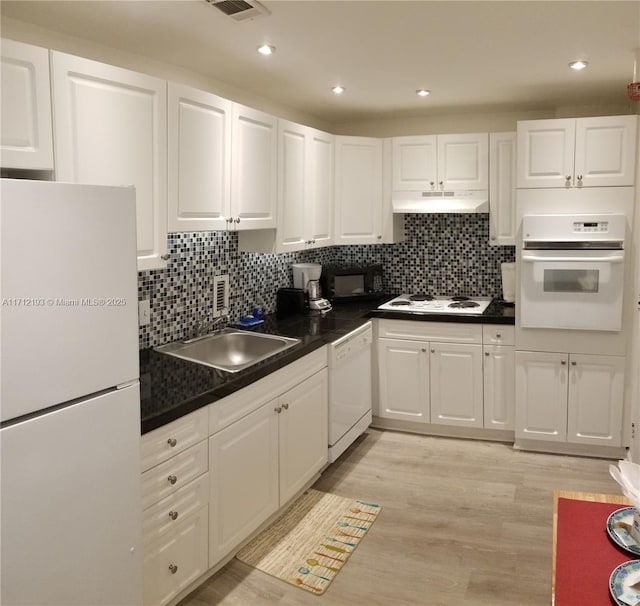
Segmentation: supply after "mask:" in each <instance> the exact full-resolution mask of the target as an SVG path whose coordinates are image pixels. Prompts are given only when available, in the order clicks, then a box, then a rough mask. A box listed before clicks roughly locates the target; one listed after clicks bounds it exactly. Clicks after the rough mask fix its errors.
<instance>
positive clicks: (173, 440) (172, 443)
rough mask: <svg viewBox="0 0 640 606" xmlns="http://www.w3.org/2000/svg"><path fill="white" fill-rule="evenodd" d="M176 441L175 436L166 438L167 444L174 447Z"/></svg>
mask: <svg viewBox="0 0 640 606" xmlns="http://www.w3.org/2000/svg"><path fill="white" fill-rule="evenodd" d="M177 443H178V440H176V439H175V438H169V439H168V440H167V444H169V446H171V448H174V447H175V445H176V444H177Z"/></svg>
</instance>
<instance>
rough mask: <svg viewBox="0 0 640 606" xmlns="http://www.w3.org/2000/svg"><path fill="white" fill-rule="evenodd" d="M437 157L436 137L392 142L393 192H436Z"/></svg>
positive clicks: (398, 138) (399, 138) (393, 140)
mask: <svg viewBox="0 0 640 606" xmlns="http://www.w3.org/2000/svg"><path fill="white" fill-rule="evenodd" d="M437 157H438V153H437V142H436V136H435V135H427V136H424V137H394V138H393V139H392V140H391V189H392V191H433V190H435V189H436V180H437V177H438V174H437V164H436V162H437Z"/></svg>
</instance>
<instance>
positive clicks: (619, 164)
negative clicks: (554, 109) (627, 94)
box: [517, 116, 637, 188]
mask: <svg viewBox="0 0 640 606" xmlns="http://www.w3.org/2000/svg"><path fill="white" fill-rule="evenodd" d="M636 122H637V118H636V116H604V117H596V118H577V119H574V118H564V119H560V120H525V121H522V122H518V179H517V184H518V187H519V188H538V187H593V186H603V187H604V186H609V187H610V186H617V185H633V184H634V171H635V149H636Z"/></svg>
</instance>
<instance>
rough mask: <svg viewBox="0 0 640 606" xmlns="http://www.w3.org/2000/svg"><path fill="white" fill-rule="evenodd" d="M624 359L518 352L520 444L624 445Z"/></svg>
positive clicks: (517, 423)
mask: <svg viewBox="0 0 640 606" xmlns="http://www.w3.org/2000/svg"><path fill="white" fill-rule="evenodd" d="M624 366H625V359H624V357H620V356H599V355H584V354H573V353H571V354H569V353H556V352H530V351H518V352H516V394H517V396H516V443H517V441H518V440H542V441H546V442H555V443H562V442H568V443H573V444H587V445H592V446H613V447H620V446H622V415H623V399H624Z"/></svg>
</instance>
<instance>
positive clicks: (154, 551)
mask: <svg viewBox="0 0 640 606" xmlns="http://www.w3.org/2000/svg"><path fill="white" fill-rule="evenodd" d="M207 518H208V507H207V506H205V507H203V508H202V509H200V510H198V511H197V512H196V513H194V514H192V515H190V516H187V517H185V518H183V519H182V520H176V525H175V526H174V527H173V528H172V530H171V531H169V532H166V533H164V534H162V535H161V536H160V537H159V538H157V539H156V540H154V541H149V542H147V543H145V544H144V546H143V551H144V556H143V564H142V570H143V572H142V578H143V598H144V604H145V606H162V605H163V604H167V603H168V602H170V601H171V599H173V598H174V597H175V596H176V595H177V594H178V593H180V592H181V591H182V590H183V589H186V588H187V587H188V586H189V585H190V584H191V583H193V582H194V581H195V580H196V579H197V578H198V577H200V576H201V575H203V574H204V573H205V572H207V570H208V568H209V559H208V556H207V523H208V520H207Z"/></svg>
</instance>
